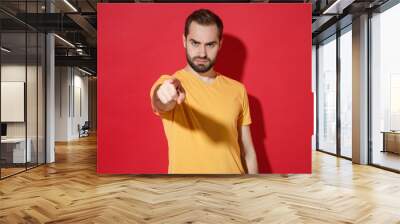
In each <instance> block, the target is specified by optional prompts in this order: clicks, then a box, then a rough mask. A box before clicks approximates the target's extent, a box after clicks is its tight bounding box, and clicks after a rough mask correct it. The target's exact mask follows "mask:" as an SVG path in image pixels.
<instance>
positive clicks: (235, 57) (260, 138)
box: [215, 34, 271, 173]
mask: <svg viewBox="0 0 400 224" xmlns="http://www.w3.org/2000/svg"><path fill="white" fill-rule="evenodd" d="M246 54H247V52H246V46H245V45H244V43H243V41H241V40H240V39H239V38H237V37H235V36H233V35H230V34H224V35H223V43H222V48H221V50H220V52H219V55H218V58H217V63H216V66H215V70H216V71H217V72H220V73H222V74H223V75H226V76H228V77H230V78H233V79H235V80H237V81H240V82H242V81H243V78H244V77H243V74H244V67H245V65H246V59H247V58H246V56H247V55H246ZM247 91H248V92H251V90H249V89H247ZM248 98H249V105H250V113H251V119H252V124H251V125H250V127H251V133H252V139H253V144H254V147H255V150H256V153H257V160H258V164H259V172H260V173H266V172H271V167H270V162H269V160H268V156H267V154H266V147H265V141H266V139H267V135H266V131H265V126H264V124H265V119H264V117H263V114H264V113H263V109H262V106H261V103H260V101H259V100H258V99H257V97H255V96H253V95H251V94H250V93H248ZM242 161H243V164H245V162H244V159H243V158H242Z"/></svg>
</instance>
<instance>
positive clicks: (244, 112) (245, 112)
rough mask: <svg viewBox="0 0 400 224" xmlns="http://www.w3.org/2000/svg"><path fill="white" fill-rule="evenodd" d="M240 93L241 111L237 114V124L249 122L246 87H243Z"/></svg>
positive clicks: (247, 123)
mask: <svg viewBox="0 0 400 224" xmlns="http://www.w3.org/2000/svg"><path fill="white" fill-rule="evenodd" d="M242 91H243V93H242V111H241V113H240V115H239V121H238V122H239V125H249V124H251V116H250V106H249V99H248V96H247V91H246V88H244V87H243V90H242Z"/></svg>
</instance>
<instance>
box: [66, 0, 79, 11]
mask: <svg viewBox="0 0 400 224" xmlns="http://www.w3.org/2000/svg"><path fill="white" fill-rule="evenodd" d="M64 2H65V4H67V5H68V6H69V7H70V8H71V9H72V10H74V12H78V10H77V9H76V8H75V7H74V6H73V5H72V4H71V3H69V1H68V0H64Z"/></svg>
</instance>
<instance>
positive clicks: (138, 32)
mask: <svg viewBox="0 0 400 224" xmlns="http://www.w3.org/2000/svg"><path fill="white" fill-rule="evenodd" d="M198 8H208V9H210V10H212V11H214V12H215V13H216V14H218V15H219V16H220V17H221V18H222V20H223V22H224V26H225V28H224V43H223V46H222V49H221V52H220V54H219V56H218V60H217V65H216V70H217V71H219V72H221V73H222V74H225V75H227V76H229V77H231V78H234V79H236V80H239V81H241V82H242V83H244V84H245V86H246V88H247V91H248V94H249V102H250V110H251V116H252V120H253V123H252V125H251V129H252V134H253V142H254V145H255V148H256V151H257V157H258V163H259V168H260V172H262V173H310V172H311V136H312V129H313V96H312V92H311V15H312V14H311V5H310V4H260V3H257V4H254V3H253V4H233V3H231V4H221V3H219V4H154V3H143V4H99V7H98V154H97V171H98V172H99V173H130V174H159V173H167V165H168V149H167V141H166V139H165V136H164V132H163V128H162V123H161V120H160V119H159V117H157V116H156V115H154V114H153V112H152V110H151V106H150V97H149V90H150V87H151V85H152V84H153V82H154V81H155V80H156V79H157V78H158V77H159V76H160V75H161V74H173V73H174V72H175V71H176V70H178V69H181V68H183V67H184V66H185V64H186V59H185V51H184V48H183V44H182V34H183V30H184V21H185V19H186V17H187V16H188V15H189V14H190V13H191V12H192V11H194V10H196V9H198Z"/></svg>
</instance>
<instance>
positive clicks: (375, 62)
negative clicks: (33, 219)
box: [0, 0, 400, 223]
mask: <svg viewBox="0 0 400 224" xmlns="http://www.w3.org/2000/svg"><path fill="white" fill-rule="evenodd" d="M99 2H106V3H120V2H130V3H132V4H135V3H146V4H152V3H160V2H164V3H165V2H174V1H151V0H143V1H140V0H136V1H133V0H132V1H112V0H108V1H107V0H105V1H97V0H2V1H1V2H0V46H1V54H0V55H1V56H0V66H1V72H0V81H1V86H0V90H1V94H0V95H1V100H0V102H1V106H0V111H1V115H0V120H1V144H0V192H1V191H2V190H1V188H2V187H3V188H4V189H6V188H5V186H7V184H8V182H10V183H11V182H12V181H13V180H17V179H18V178H25V179H26V180H29V178H30V176H31V175H40V172H41V173H43V172H44V171H41V170H47V171H46V172H48V170H49V169H53V170H56V169H57V163H58V161H61V162H62V163H63V168H62V169H63V172H64V171H65V172H69V171H68V170H69V169H71V170H74V169H76V168H75V167H76V164H75V163H74V161H73V160H74V158H79V159H82V157H83V160H85V159H86V157H85V155H86V154H80V153H82V152H84V153H86V152H88V151H90V153H89V154H88V155H87V156H88V158H87V159H88V160H89V159H93V158H95V156H96V148H95V146H96V130H97V64H96V63H97V61H96V58H97V53H96V48H97V38H98V37H97V35H96V32H97V9H96V7H97V6H96V5H97V3H99ZM187 2H199V1H187ZM200 2H201V1H200ZM202 2H232V1H202ZM237 2H241V3H245V2H249V3H252V4H262V3H270V4H275V3H288V4H291V3H308V4H312V21H310V22H311V24H310V25H311V26H312V49H310V50H311V51H312V68H313V69H312V74H310V75H312V77H313V79H312V80H313V85H312V86H313V89H312V92H313V95H314V135H313V136H312V142H313V144H312V145H313V148H312V149H310V150H313V151H314V152H313V167H318V166H314V163H316V162H317V161H319V159H318V158H320V157H323V158H325V157H327V158H330V159H333V160H332V161H335V162H331V163H328V164H326V167H325V166H324V167H320V169H327V170H336V169H338V166H339V165H338V164H342V163H346V164H349V165H348V166H346V169H349V170H350V171H349V172H350V174H349V175H351V174H352V173H353V172H356V170H357V172H363V171H362V170H361V171H359V170H358V169H361V168H359V167H360V166H362V167H367V168H366V169H367V170H368V175H372V174H373V173H376V174H379V175H389V176H390V177H393V176H394V175H397V176H394V177H397V178H399V176H398V174H399V173H400V63H399V62H398V59H399V58H400V53H399V52H400V42H399V40H400V30H399V28H398V24H399V23H400V2H399V1H397V0H293V1H285V0H266V1H262V0H254V1H237ZM88 142H89V143H90V144H91V145H90V147H91V148H90V150H87V149H84V146H85V144H87V143H88ZM89 157H90V158H89ZM59 158H60V159H59ZM65 161H67V162H69V163H65ZM80 161H81V160H80ZM68 164H69V165H68ZM95 168H96V167H95V163H92V164H91V167H86V169H88V170H90V171H91V172H95ZM314 171H316V169H315V168H313V172H314ZM35 172H39V174H38V173H35ZM71 172H72V171H71ZM317 172H319V171H318V170H317ZM371 173H372V174H371ZM331 175H337V176H340V174H337V173H333V174H331ZM361 176H362V174H361ZM286 177H287V176H286ZM35 178H37V177H36V176H35ZM42 178H43V180H46V178H47V175H44V174H43V177H42ZM82 178H83V179H84V178H85V176H84V175H83V176H82ZM110 178H113V177H110ZM131 178H134V177H131ZM154 178H157V177H154ZM361 178H362V177H361ZM390 180H391V179H390ZM321 181H322V180H321ZM379 181H381V182H382V183H387V184H390V183H388V182H390V181H389V179H388V180H386V181H387V182H385V180H379ZM28 183H29V182H27V184H28ZM394 183H395V184H400V183H398V182H394ZM94 185H95V184H94ZM27 187H29V186H27ZM396 189H397V190H396ZM398 189H400V185H395V187H393V188H392V189H391V191H390V192H391V193H392V194H395V195H397V194H399V190H398ZM0 197H2V194H0ZM371 197H373V195H372V196H371ZM395 206H397V204H396V205H394V206H393V207H395ZM0 207H1V205H0ZM397 208H399V207H397ZM0 210H1V209H0ZM0 213H1V212H0ZM390 214H391V215H392V216H390V215H388V216H387V217H392V219H391V218H388V219H387V220H388V221H389V222H386V223H390V221H393V223H395V222H394V221H396V220H397V221H398V220H400V218H399V216H398V215H396V214H394V213H393V214H392V213H390ZM337 215H338V216H340V214H337ZM1 217H2V216H1V215H0V219H1ZM397 218H399V219H397ZM335 220H336V221H338V220H339V221H343V220H340V219H335ZM352 221H355V219H354V220H350V222H352Z"/></svg>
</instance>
